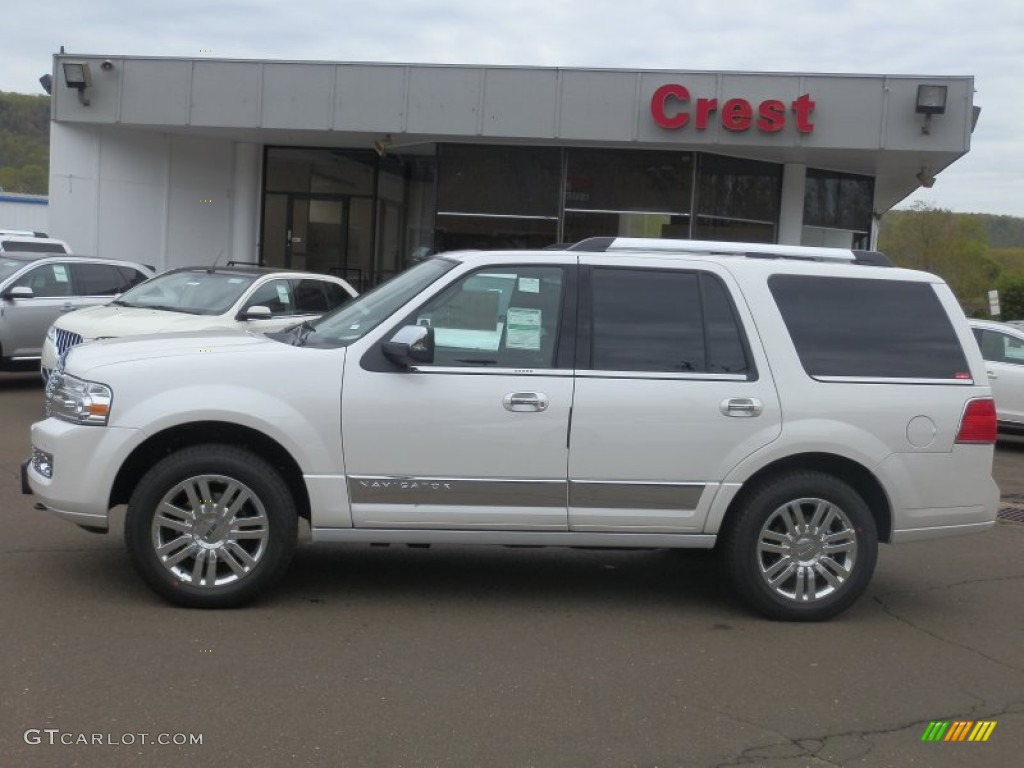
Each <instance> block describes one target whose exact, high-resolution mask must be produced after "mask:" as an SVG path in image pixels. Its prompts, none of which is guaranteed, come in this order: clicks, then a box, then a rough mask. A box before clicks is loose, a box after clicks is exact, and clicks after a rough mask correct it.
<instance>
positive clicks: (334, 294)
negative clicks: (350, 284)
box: [323, 283, 352, 310]
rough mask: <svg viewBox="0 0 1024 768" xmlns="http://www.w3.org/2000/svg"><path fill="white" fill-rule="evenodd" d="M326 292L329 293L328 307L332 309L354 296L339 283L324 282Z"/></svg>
mask: <svg viewBox="0 0 1024 768" xmlns="http://www.w3.org/2000/svg"><path fill="white" fill-rule="evenodd" d="M323 288H324V292H325V293H326V294H327V309H328V310H331V309H334V308H335V307H340V306H341V305H342V304H344V303H345V302H347V301H349V300H350V299H351V298H352V296H351V295H350V294H349V292H348V291H346V290H345V289H344V288H342V287H341V286H340V285H338V284H337V283H323Z"/></svg>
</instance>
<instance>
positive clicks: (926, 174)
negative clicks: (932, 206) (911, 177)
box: [917, 167, 935, 189]
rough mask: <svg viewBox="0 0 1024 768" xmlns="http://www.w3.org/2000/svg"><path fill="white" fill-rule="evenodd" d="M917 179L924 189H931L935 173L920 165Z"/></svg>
mask: <svg viewBox="0 0 1024 768" xmlns="http://www.w3.org/2000/svg"><path fill="white" fill-rule="evenodd" d="M917 180H918V181H919V182H921V186H922V187H924V188H925V189H931V188H932V187H934V186H935V175H934V174H933V173H932V172H931V169H929V168H925V167H922V168H921V170H920V171H918V172H917Z"/></svg>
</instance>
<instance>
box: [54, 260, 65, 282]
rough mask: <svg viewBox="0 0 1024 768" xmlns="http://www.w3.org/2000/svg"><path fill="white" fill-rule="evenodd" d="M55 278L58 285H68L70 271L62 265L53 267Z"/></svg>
mask: <svg viewBox="0 0 1024 768" xmlns="http://www.w3.org/2000/svg"><path fill="white" fill-rule="evenodd" d="M53 277H54V279H55V280H56V281H57V282H58V283H66V282H67V281H68V270H67V267H65V266H63V265H61V264H54V265H53Z"/></svg>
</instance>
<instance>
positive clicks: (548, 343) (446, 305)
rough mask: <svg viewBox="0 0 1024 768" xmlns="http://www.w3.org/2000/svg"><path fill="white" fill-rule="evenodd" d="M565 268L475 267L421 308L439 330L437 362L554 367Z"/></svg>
mask: <svg viewBox="0 0 1024 768" xmlns="http://www.w3.org/2000/svg"><path fill="white" fill-rule="evenodd" d="M563 283H564V273H563V270H562V269H561V268H560V267H535V266H522V267H514V266H509V267H505V266H503V267H496V268H493V269H487V270H483V271H480V272H474V273H473V274H472V275H469V276H467V277H465V278H463V279H462V280H460V281H459V282H457V283H455V285H453V286H451V287H450V288H448V289H447V290H446V291H444V292H443V293H442V294H441V295H440V296H438V297H437V298H435V299H434V300H433V301H431V302H430V303H429V304H427V305H426V306H424V307H423V308H422V309H420V310H419V311H418V312H416V313H415V315H414V316H413V318H412V319H411V321H410V322H413V323H415V324H417V325H425V326H430V327H431V328H433V329H434V344H435V353H434V364H435V365H441V366H463V365H464V366H481V367H483V366H487V367H493V368H522V367H530V368H551V367H553V365H554V359H555V352H556V346H557V344H556V342H557V339H558V318H559V314H560V312H561V307H562V286H563Z"/></svg>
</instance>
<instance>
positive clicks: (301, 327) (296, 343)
mask: <svg viewBox="0 0 1024 768" xmlns="http://www.w3.org/2000/svg"><path fill="white" fill-rule="evenodd" d="M290 332H291V334H292V340H291V345H292V346H293V347H302V346H305V344H306V339H308V338H309V337H310V336H311V335H312V334H314V333H316V328H314V327H313V324H312V323H311V322H310V321H309V320H303V321H302V322H301V323H299V324H298V325H294V326H292V327H291V329H290Z"/></svg>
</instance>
